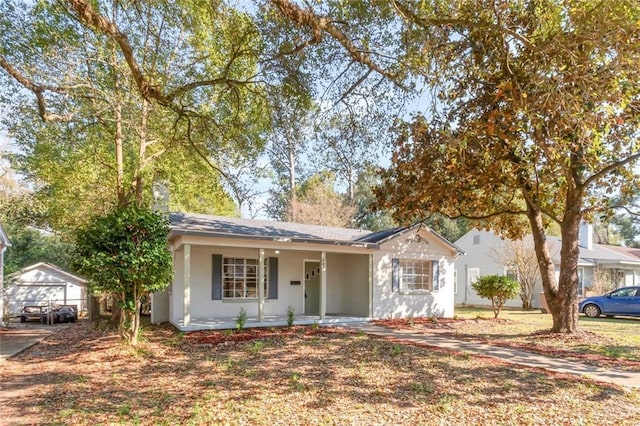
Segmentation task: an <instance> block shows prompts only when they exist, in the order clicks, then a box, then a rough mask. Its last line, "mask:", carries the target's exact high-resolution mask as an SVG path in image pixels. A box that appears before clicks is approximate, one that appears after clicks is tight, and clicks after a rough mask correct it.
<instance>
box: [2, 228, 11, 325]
mask: <svg viewBox="0 0 640 426" xmlns="http://www.w3.org/2000/svg"><path fill="white" fill-rule="evenodd" d="M7 247H11V242H10V241H9V237H8V236H7V233H6V232H5V230H4V228H3V226H2V224H1V223H0V327H1V326H3V325H4V321H5V314H4V252H5V250H6V249H7Z"/></svg>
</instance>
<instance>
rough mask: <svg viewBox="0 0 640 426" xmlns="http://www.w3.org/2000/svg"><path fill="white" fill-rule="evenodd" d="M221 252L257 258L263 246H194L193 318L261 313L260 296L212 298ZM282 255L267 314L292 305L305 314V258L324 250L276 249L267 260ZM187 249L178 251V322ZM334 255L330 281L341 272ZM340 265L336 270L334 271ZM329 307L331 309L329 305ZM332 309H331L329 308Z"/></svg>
mask: <svg viewBox="0 0 640 426" xmlns="http://www.w3.org/2000/svg"><path fill="white" fill-rule="evenodd" d="M214 254H221V255H223V256H224V257H242V258H250V259H257V258H258V256H259V249H257V248H243V247H217V246H195V245H192V246H191V317H192V318H214V317H216V318H218V317H222V318H225V317H226V318H233V317H236V316H237V315H238V313H239V311H240V308H244V310H245V311H246V312H247V315H248V316H250V317H255V316H257V315H258V302H257V299H250V300H212V298H211V297H212V296H211V286H212V268H213V261H212V256H213V255H214ZM268 257H277V258H278V298H277V299H265V300H264V315H282V316H284V315H286V314H287V309H288V307H289V306H292V307H293V308H294V311H295V313H296V314H302V312H303V309H304V261H305V260H313V261H320V252H315V251H284V250H281V251H280V253H279V254H276V253H275V250H272V249H267V250H265V259H266V258H268ZM363 257H364V256H363ZM182 263H183V252H182V249H180V250H177V251H176V261H175V271H176V272H175V279H174V284H173V289H172V294H171V296H170V297H171V300H172V305H173V307H172V310H173V315H172V318H173V320H174V321H178V320H179V319H181V316H182V312H183V306H184V304H183V303H184V302H183V296H184V292H183V288H184V287H183V285H182V281H183V278H182V274H183V272H182V271H183V270H184V269H183V266H182ZM332 263H335V262H332V260H331V257H329V259H328V260H327V280H328V282H329V280H330V279H331V277H332V276H333V275H337V274H339V272H338V265H337V264H336V265H335V266H333V265H332ZM333 267H336V271H335V272H330V271H331V270H332V268H333ZM291 281H299V282H300V285H291ZM336 285H337V284H336V283H332V284H331V285H329V284H327V292H328V294H331V292H332V290H333V289H335V286H336ZM328 308H330V307H329V306H328ZM328 311H329V309H328Z"/></svg>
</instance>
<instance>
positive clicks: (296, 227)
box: [169, 213, 371, 243]
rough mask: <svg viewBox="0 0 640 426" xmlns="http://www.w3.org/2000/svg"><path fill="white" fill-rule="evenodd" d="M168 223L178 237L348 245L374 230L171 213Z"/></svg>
mask: <svg viewBox="0 0 640 426" xmlns="http://www.w3.org/2000/svg"><path fill="white" fill-rule="evenodd" d="M169 220H170V226H171V231H172V232H173V233H175V234H202V235H216V236H221V237H224V236H228V237H247V238H258V239H259V238H262V239H284V240H292V241H296V240H300V241H318V242H345V243H355V242H359V238H362V237H365V236H367V235H370V234H371V231H366V230H362V229H349V228H336V227H330V226H318V225H307V224H301V223H294V222H278V221H271V220H256V219H241V218H234V217H222V216H206V215H199V214H187V213H171V214H170V215H169ZM361 242H363V243H366V242H367V241H361Z"/></svg>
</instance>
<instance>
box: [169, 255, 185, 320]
mask: <svg viewBox="0 0 640 426" xmlns="http://www.w3.org/2000/svg"><path fill="white" fill-rule="evenodd" d="M168 292H169V318H171V321H173V322H178V321H180V320H182V315H183V312H184V248H179V249H178V250H176V251H174V252H173V281H172V282H171V286H170V287H169V289H168Z"/></svg>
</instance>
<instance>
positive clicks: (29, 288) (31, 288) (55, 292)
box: [15, 284, 66, 308]
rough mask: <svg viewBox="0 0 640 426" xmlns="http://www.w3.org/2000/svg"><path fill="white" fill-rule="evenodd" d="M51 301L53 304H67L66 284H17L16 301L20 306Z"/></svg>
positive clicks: (46, 303)
mask: <svg viewBox="0 0 640 426" xmlns="http://www.w3.org/2000/svg"><path fill="white" fill-rule="evenodd" d="M49 301H51V302H52V303H53V304H65V303H66V297H65V286H64V285H52V284H48V285H41V284H39V285H35V284H33V285H20V284H18V285H17V286H16V298H15V303H16V305H18V306H17V307H18V308H22V307H23V306H25V305H41V306H44V305H48V304H49Z"/></svg>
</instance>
